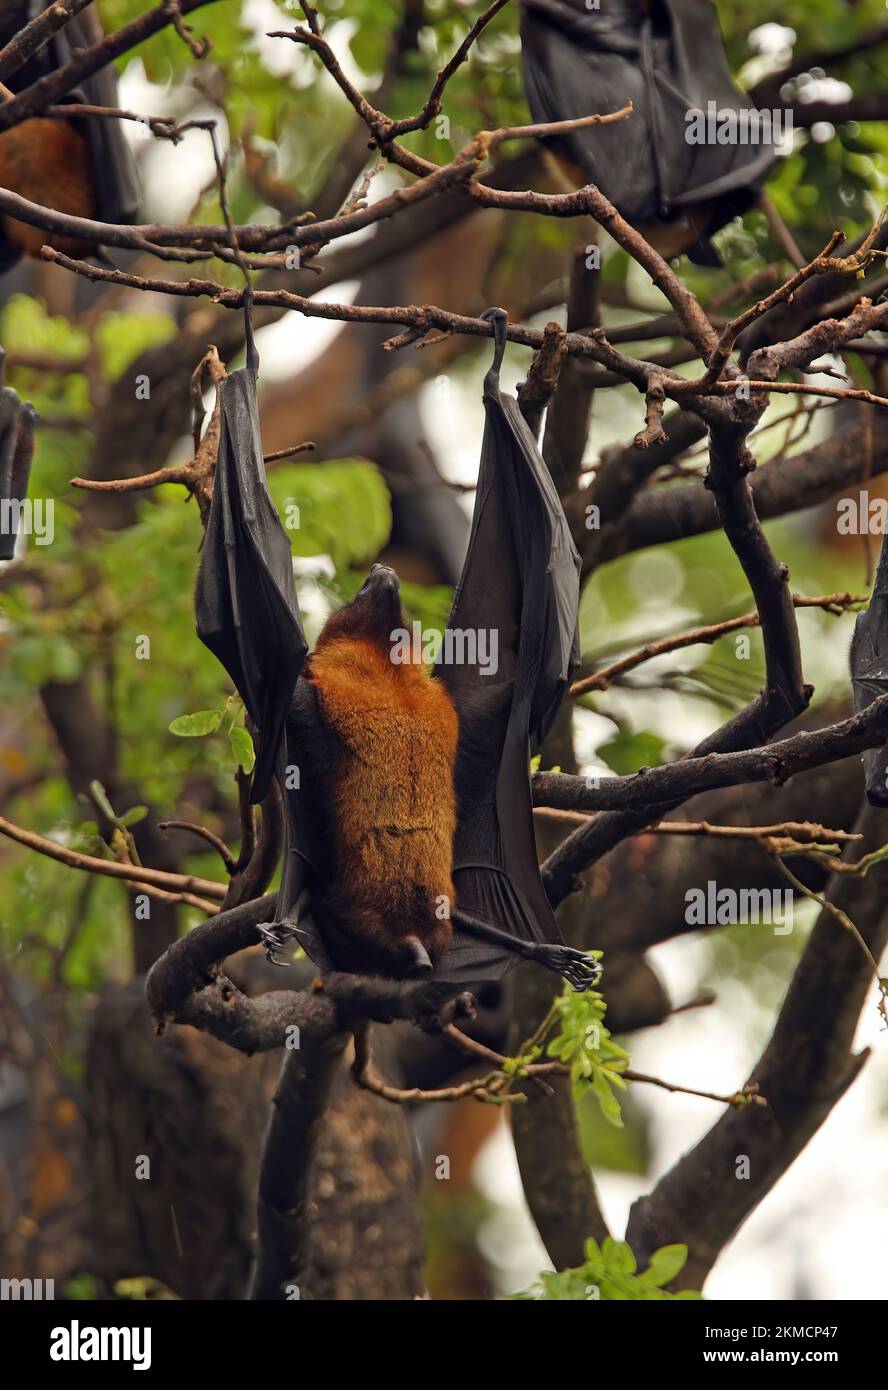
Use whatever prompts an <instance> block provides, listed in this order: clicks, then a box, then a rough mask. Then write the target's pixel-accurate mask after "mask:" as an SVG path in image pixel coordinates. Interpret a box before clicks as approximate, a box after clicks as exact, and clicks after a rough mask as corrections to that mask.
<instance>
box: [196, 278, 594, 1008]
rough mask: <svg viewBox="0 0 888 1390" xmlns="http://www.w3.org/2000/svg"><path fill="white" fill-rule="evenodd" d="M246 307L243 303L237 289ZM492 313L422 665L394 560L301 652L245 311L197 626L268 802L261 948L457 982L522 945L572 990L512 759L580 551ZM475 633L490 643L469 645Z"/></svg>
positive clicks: (541, 690) (524, 770) (560, 670)
mask: <svg viewBox="0 0 888 1390" xmlns="http://www.w3.org/2000/svg"><path fill="white" fill-rule="evenodd" d="M246 309H247V318H248V320H249V296H248V298H247V304H246ZM488 317H489V318H490V319H491V320H492V322H493V325H494V330H495V336H496V353H495V357H494V362H493V366H492V367H491V369H490V371H489V372H488V374H487V377H486V378H485V383H484V408H485V412H486V423H485V431H484V441H483V446H482V457H481V465H480V471H479V476H478V490H477V494H476V500H475V511H474V518H473V523H472V531H471V536H470V540H469V547H468V553H467V556H466V560H465V566H464V569H463V573H462V577H461V579H460V582H459V585H458V587H457V590H456V594H455V598H454V604H453V611H452V613H451V616H450V620H449V623H448V626H447V629H446V631H445V634H444V640H443V645H442V650H441V656H440V658H439V661H438V664H437V665H436V667H435V669H434V671H432V672H429V671H428V670H426V668H425V667H424V666H423V665H422V664H421V661H419V660H417V659H411V654H408V653H405V650H404V640H405V638H406V637H407V636H408V634H407V633H406V628H405V622H404V616H403V612H402V608H401V597H400V587H399V583H398V577H397V575H396V574H395V573H394V571H393V570H391V569H389V568H388V567H387V566H385V565H379V564H377V565H374V566H373V567H372V568H371V570H370V573H369V575H368V576H367V578H366V580H365V581H364V584H363V585H362V587H361V589H360V590H359V592H358V594H357V595H356V597H355V598H354V600H353V601H352V602H351V603H349V604H346V605H345V606H344V607H343V608H341V609H340V610H339V611H338V612H336V613H334V614H333V615H332V616H331V617H330V618H329V620H328V621H327V623H326V625H325V627H324V629H323V631H322V632H321V634H320V636H319V637H318V640H317V642H316V644H315V648H314V651H313V652H312V653H311V655H308V649H307V643H306V640H305V636H304V633H303V630H302V623H301V619H300V615H299V608H298V604H297V601H296V596H295V593H294V589H293V577H292V562H291V558H290V545H289V541H288V540H287V537H286V534H285V533H284V530H283V527H282V526H281V524H280V521H279V519H278V517H277V514H276V512H275V510H274V507H273V504H272V502H271V500H270V497H269V495H268V490H267V484H266V479H265V471H264V467H263V464H262V448H261V443H260V439H259V426H258V419H257V412H256V375H257V367H258V359H257V357H256V352H255V347H254V346H253V342H252V335H251V333H250V330H249V323H248V330H247V344H248V357H247V366H246V367H245V368H242V369H241V370H239V371H235V372H233V373H232V374H231V375H230V376H229V377H228V379H227V380H226V381H225V382H223V383H222V385H221V387H220V393H221V399H220V413H221V437H220V443H219V452H218V461H217V466H216V482H215V488H214V494H213V500H212V505H211V509H210V517H209V523H208V527H207V533H206V539H205V543H204V549H203V554H202V557H201V563H200V569H199V574H198V581H197V589H196V596H195V607H196V615H197V632H198V636H199V637H200V638H201V640H202V641H203V642H205V643H206V645H207V646H208V647H209V648H210V650H211V651H213V652H214V653H215V655H216V656H217V657H218V659H219V660H220V661H221V663H222V665H223V666H224V667H225V669H226V670H227V671H228V673H229V675H230V676H231V679H232V680H233V681H234V683H235V686H236V687H237V689H238V691H239V693H240V694H241V696H242V698H243V700H244V703H245V705H246V708H247V711H248V713H249V716H250V719H251V720H252V722H253V724H254V726H255V729H256V732H257V735H258V742H259V750H258V756H257V763H256V769H255V772H254V781H253V789H252V797H253V801H254V802H259V801H261V800H262V799H263V797H264V796H265V795H266V794H267V792H268V790H269V785H270V781H271V777H272V775H276V776H277V777H278V780H279V783H280V786H281V789H282V791H283V795H284V798H285V803H286V820H287V845H286V852H285V860H284V867H283V875H282V882H281V887H280V891H279V894H278V908H277V917H276V920H275V922H274V923H271V924H269V925H267V926H266V927H265V928H263V937H264V940H265V942H266V946H267V948H268V949H269V950H270V951H271V952H272V953H273V952H274V950H276V949H278V948H280V947H281V946H283V945H284V944H285V943H286V942H287V941H288V940H292V939H294V938H295V939H296V940H298V941H299V942H300V943H301V944H302V945H303V946H304V948H305V950H306V952H307V953H308V955H309V956H310V957H311V958H312V960H314V961H315V962H316V964H317V965H318V966H320V968H321V969H323V970H330V969H337V970H345V971H350V972H352V973H368V974H381V975H386V976H391V977H395V978H417V977H420V976H430V975H432V974H434V976H435V978H436V979H438V980H441V981H443V982H446V983H451V982H452V983H455V984H468V983H472V982H479V981H481V980H484V979H488V978H498V977H500V976H502V975H503V974H504V973H505V972H506V970H508V969H509V967H510V966H511V965H513V964H514V963H515V962H516V960H519V959H529V960H535V961H537V962H539V963H540V964H542V965H544V966H546V967H548V968H549V969H551V970H554V971H556V972H557V973H558V974H560V975H562V976H564V977H565V978H566V979H568V980H569V981H570V982H571V983H572V984H573V985H574V987H575V988H577V989H586V988H588V987H589V986H590V985H591V984H593V983H594V981H595V980H596V979H597V977H598V969H597V967H596V966H595V964H594V963H593V961H592V960H591V959H590V958H589V957H587V956H586V955H584V953H583V952H581V951H577V950H574V949H573V948H571V947H568V946H566V945H565V944H564V942H563V940H562V939H561V935H560V932H559V930H558V927H557V924H556V922H555V918H554V915H553V912H552V909H551V907H550V905H549V902H548V899H547V898H546V895H545V892H544V889H543V885H542V881H541V879H540V874H539V869H538V866H537V858H536V849H535V845H534V834H533V817H532V805H531V795H530V775H529V758H530V752H531V748H532V747H536V746H539V743H540V741H541V740H542V738H543V737H544V736H545V734H546V732H547V730H548V728H549V727H550V726H551V723H552V720H553V718H554V716H555V714H556V712H557V709H558V707H559V704H560V701H561V698H562V696H563V695H564V692H565V690H566V688H567V685H568V683H569V681H570V678H571V673H572V671H573V669H574V667H575V665H576V661H577V632H576V627H577V604H578V596H579V559H578V556H577V553H576V550H575V548H574V545H573V541H572V539H571V536H570V532H569V529H568V525H567V521H566V518H565V516H564V512H563V510H562V507H561V503H560V501H559V499H558V495H557V493H556V491H555V488H554V486H553V484H552V481H551V478H550V477H549V474H548V471H547V469H546V467H545V464H544V463H543V461H542V459H541V458H540V455H539V452H538V450H537V447H536V444H535V441H534V439H533V437H532V435H531V434H530V432H529V431H528V429H527V426H526V425H525V423H524V420H523V418H522V416H521V414H520V412H519V410H518V407H517V403H516V402H515V401H514V400H513V399H512V398H511V397H509V396H505V395H503V394H502V393H501V391H500V387H499V369H500V363H501V361H502V355H503V350H504V347H505V329H506V322H507V318H506V315H505V313H504V311H502V310H492V311H489V312H488ZM482 636H483V643H484V653H485V657H486V660H478V659H477V655H478V652H477V650H476V651H475V652H474V654H473V652H472V644H473V643H475V644H476V647H477V646H478V644H479V643H481V642H482ZM461 656H462V657H467V658H468V659H465V660H461V659H460V657H461ZM402 658H406V659H402Z"/></svg>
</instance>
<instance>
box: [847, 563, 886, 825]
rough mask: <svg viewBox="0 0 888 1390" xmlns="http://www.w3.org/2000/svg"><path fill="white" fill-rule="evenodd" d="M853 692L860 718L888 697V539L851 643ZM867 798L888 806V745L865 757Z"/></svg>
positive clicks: (865, 753)
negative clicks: (861, 712)
mask: <svg viewBox="0 0 888 1390" xmlns="http://www.w3.org/2000/svg"><path fill="white" fill-rule="evenodd" d="M851 689H852V692H853V695H854V708H855V710H856V711H857V713H858V714H859V713H860V711H861V710H865V709H866V707H867V705H870V704H872V702H873V700H875V699H876V698H877V697H878V696H879V695H886V694H888V538H886V539H885V540H884V541H883V542H882V553H881V555H880V557H879V567H878V569H877V570H876V579H875V583H874V584H873V592H872V594H871V595H870V601H869V606H868V607H867V608H865V609H864V611H863V612H862V613H858V615H857V620H856V622H855V624H854V636H853V637H852V639H851ZM863 770H864V773H865V774H866V798H867V801H869V803H870V805H872V806H888V745H886V746H883V747H882V748H867V749H866V750H865V752H864V753H863Z"/></svg>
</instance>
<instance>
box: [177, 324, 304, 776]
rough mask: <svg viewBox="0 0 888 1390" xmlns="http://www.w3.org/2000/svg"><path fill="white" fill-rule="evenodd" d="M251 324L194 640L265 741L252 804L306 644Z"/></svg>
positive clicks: (229, 412)
mask: <svg viewBox="0 0 888 1390" xmlns="http://www.w3.org/2000/svg"><path fill="white" fill-rule="evenodd" d="M245 311H246V318H247V365H246V366H245V367H241V368H240V369H239V370H238V371H235V372H232V373H231V375H230V376H229V377H228V378H227V380H225V381H223V383H222V385H221V386H220V388H219V394H220V401H221V431H220V436H219V452H218V457H217V460H216V479H215V484H214V488H213V500H212V504H211V506H210V515H209V519H208V521H207V530H206V536H205V538H204V546H203V553H202V555H201V562H200V569H199V571H198V576H197V587H196V590H195V609H196V614H197V635H198V637H199V638H200V640H201V641H202V642H203V643H204V645H205V646H207V647H209V649H210V651H211V652H212V653H213V655H214V656H216V657H217V658H218V659H219V661H221V663H222V665H223V666H224V667H225V669H226V671H227V672H228V674H229V676H230V677H231V679H232V680H233V681H234V684H235V686H236V688H237V691H238V693H239V695H240V696H241V698H242V699H243V702H244V704H245V705H246V707H247V711H248V713H249V715H250V718H251V719H252V721H253V724H254V725H255V729H256V732H257V733H258V736H259V750H258V755H257V760H256V768H255V772H254V776H253V793H252V800H253V802H254V803H255V802H259V801H261V800H262V799H263V798H264V797H265V795H266V794H267V792H268V788H269V785H270V782H271V778H272V776H273V774H274V772H275V770H276V769H277V767H278V764H279V761H280V759H281V754H282V749H283V735H284V721H285V719H286V716H287V710H288V709H289V706H290V700H291V698H292V695H293V689H294V686H295V685H296V680H297V677H298V675H299V672H300V670H301V669H302V663H303V661H304V660H305V655H306V652H307V651H308V644H307V643H306V640H305V634H304V632H303V630H302V621H301V618H300V614H299V604H298V602H297V599H296V588H295V585H294V582H293V559H292V553H291V550H290V542H289V540H288V538H287V534H286V532H285V531H284V528H283V526H282V525H281V523H280V519H279V517H278V514H277V511H276V510H275V506H274V503H273V502H272V500H271V497H270V496H269V493H268V484H267V482H266V477H265V464H264V463H263V461H262V442H261V438H260V434H259V415H258V411H257V408H256V376H257V372H258V367H259V358H258V354H257V353H256V349H255V346H254V344H253V336H252V330H251V327H250V311H249V301H247V303H246V306H245Z"/></svg>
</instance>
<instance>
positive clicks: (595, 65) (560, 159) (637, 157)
mask: <svg viewBox="0 0 888 1390" xmlns="http://www.w3.org/2000/svg"><path fill="white" fill-rule="evenodd" d="M521 53H522V61H523V67H524V86H525V90H526V93H527V101H528V105H529V107H530V110H531V114H532V116H533V119H534V121H536V122H552V121H569V120H576V119H578V118H580V117H583V116H589V115H593V114H596V113H597V114H600V115H606V114H608V113H611V112H614V111H618V110H620V108H621V107H623V106H625V104H626V102H627V101H630V100H631V102H632V108H633V109H632V113H631V115H630V116H628V117H627V118H625V119H623V120H620V121H616V122H615V123H613V124H612V125H601V126H595V125H592V126H584V127H581V128H580V129H577V130H573V131H568V132H566V133H563V134H561V135H559V136H557V137H551V138H549V139H547V140H546V142H545V144H546V149H547V151H548V152H549V154H550V155H551V156H552V161H553V163H554V164H555V166H556V167H557V170H558V172H559V174H560V177H561V179H562V180H563V182H564V185H565V186H566V187H569V188H571V189H574V188H582V187H583V185H585V184H590V183H591V184H595V185H596V186H597V187H598V188H599V189H600V190H601V192H602V193H604V195H605V197H607V198H608V199H609V200H610V201H611V202H612V203H613V204H614V206H615V207H616V209H617V211H618V212H620V213H621V214H622V215H623V217H625V218H626V220H627V221H628V222H629V223H631V225H632V226H633V227H635V228H636V229H637V230H638V231H640V232H641V233H642V235H643V236H644V237H645V239H646V240H647V241H648V242H649V243H650V244H651V245H652V246H653V247H654V248H655V250H657V251H659V252H660V254H661V255H662V256H665V257H667V258H669V257H672V256H677V255H680V254H682V253H683V252H687V253H688V254H689V256H690V257H691V260H693V261H696V262H697V263H698V264H701V265H719V264H721V262H720V260H719V257H718V254H717V252H716V251H715V249H714V247H713V246H712V245H711V243H710V240H709V238H710V237H711V236H712V234H713V233H714V232H716V231H718V229H719V228H720V227H723V226H724V225H725V223H726V222H729V221H730V220H731V218H733V217H736V216H738V215H740V214H741V213H743V212H745V211H746V209H747V208H749V207H751V206H752V205H753V203H754V202H755V200H756V198H757V197H758V194H759V191H760V189H761V186H762V183H763V182H764V179H765V177H766V176H767V173H768V171H769V170H770V168H771V166H772V164H773V161H774V157H775V152H774V135H773V128H772V126H771V124H770V123H767V122H764V121H762V122H759V121H758V120H757V119H751V117H750V108H751V102H750V101H749V99H748V98H747V97H745V96H744V95H743V94H742V93H741V92H740V91H739V90H738V89H737V88H736V87H735V86H734V84H733V82H732V80H731V73H730V70H729V68H728V61H727V56H726V54H725V49H724V44H723V42H722V37H721V31H720V29H719V24H718V17H717V15H716V13H715V10H714V9H713V7H712V5H711V4H710V3H709V0H606V3H603V4H601V5H599V4H590V3H587V0H522V6H521ZM710 110H714V111H716V112H717V113H718V114H719V118H722V117H723V118H724V121H725V122H727V123H728V124H730V123H731V122H732V121H733V122H735V126H736V134H737V138H734V139H731V140H728V141H723V140H721V139H720V138H717V137H718V132H717V131H716V132H709V131H707V134H706V138H704V139H703V140H698V139H697V138H696V134H697V130H698V129H699V124H700V123H699V122H696V121H693V122H692V114H693V113H695V112H706V113H708V112H709V111H710ZM723 123H724V122H723ZM744 130H745V133H746V136H747V137H748V136H749V135H750V132H751V134H752V139H749V138H746V139H744V138H740V137H741V136H743V134H744ZM729 133H730V132H729ZM710 137H711V138H710Z"/></svg>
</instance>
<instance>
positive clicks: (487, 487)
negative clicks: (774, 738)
mask: <svg viewBox="0 0 888 1390" xmlns="http://www.w3.org/2000/svg"><path fill="white" fill-rule="evenodd" d="M489 317H491V318H492V319H493V322H494V327H495V331H496V353H495V357H494V363H493V366H492V368H491V370H490V371H489V372H488V374H487V377H486V379H485V382H484V409H485V414H486V422H485V429H484V440H483V444H482V452H481V465H480V470H479V474H478V489H477V493H476V498H475V512H474V517H473V521H472V532H471V536H470V539H469V548H468V553H467V555H466V560H465V565H464V568H463V574H462V578H461V580H460V583H459V586H458V587H457V591H456V595H455V598H454V604H453V610H452V612H451V615H450V621H449V623H448V627H447V631H446V633H445V638H444V646H443V648H442V653H441V659H440V661H439V663H438V665H437V667H436V675H437V676H438V677H439V679H440V680H441V681H442V682H443V683H444V685H445V687H446V688H447V691H448V693H449V695H450V697H451V699H452V701H453V703H454V705H455V707H456V711H457V714H458V716H459V728H460V731H459V744H458V750H457V763H456V792H457V802H458V809H457V816H458V821H457V830H456V835H455V839H454V869H453V879H454V887H455V889H456V899H457V902H456V905H457V907H458V908H459V909H460V911H461V912H464V913H466V914H468V915H470V916H472V917H475V918H477V919H480V920H481V921H486V922H488V923H492V924H494V925H496V926H498V927H499V928H501V929H503V930H504V931H506V932H508V933H509V935H510V936H512V937H517V938H519V939H521V940H524V941H531V942H546V941H548V942H554V943H560V942H561V935H560V932H559V930H558V926H557V924H556V922H555V918H554V915H553V912H552V909H551V906H550V905H549V901H548V899H547V897H546V894H545V890H544V888H543V885H542V881H541V879H540V875H539V869H538V866H537V855H536V845H535V841H534V829H533V814H532V802H531V791H530V769H529V759H530V756H531V751H532V749H534V748H536V747H538V746H539V744H540V743H541V741H542V739H543V738H544V737H545V735H546V733H547V731H548V729H549V728H550V726H551V723H552V721H553V719H554V717H555V715H556V713H557V710H558V707H559V704H560V702H561V699H562V697H563V695H564V693H565V690H566V689H567V686H568V684H569V681H570V679H571V674H572V671H573V670H574V668H575V666H576V663H577V660H578V646H577V606H578V602H579V572H580V560H579V556H578V555H577V552H576V548H575V546H574V544H573V540H572V538H571V535H570V529H569V527H568V524H567V519H566V517H565V515H564V511H563V509H562V507H561V502H560V500H559V498H558V494H557V492H556V490H555V487H554V485H553V483H552V479H551V477H550V476H549V471H548V469H547V467H546V465H545V463H544V462H543V460H542V458H541V457H540V454H539V451H538V449H537V446H536V443H535V441H534V439H533V436H532V435H531V433H530V431H529V430H528V428H527V425H526V424H525V422H524V419H523V417H522V415H521V413H520V411H519V409H518V406H517V402H516V401H515V400H514V399H513V398H512V397H510V396H507V395H503V393H502V392H501V390H500V384H499V369H500V363H501V361H502V356H503V350H504V347H505V329H506V323H507V316H506V314H505V312H504V311H503V310H501V309H500V310H492V311H489ZM513 963H514V956H513V955H512V953H510V952H509V950H508V949H507V948H504V947H503V946H502V945H497V944H495V943H489V942H482V941H479V940H477V939H475V938H474V937H470V936H467V935H466V934H465V933H464V932H462V931H460V930H459V928H457V929H456V930H455V933H454V941H453V946H452V947H451V949H450V951H449V952H448V953H447V955H446V956H445V957H444V959H443V961H441V962H440V964H439V966H438V970H437V972H436V975H437V977H439V978H441V979H453V980H456V981H460V980H468V979H472V980H478V979H483V978H487V977H495V976H497V975H502V974H503V973H504V972H505V971H506V970H507V969H508V968H509V966H510V965H512V964H513Z"/></svg>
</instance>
